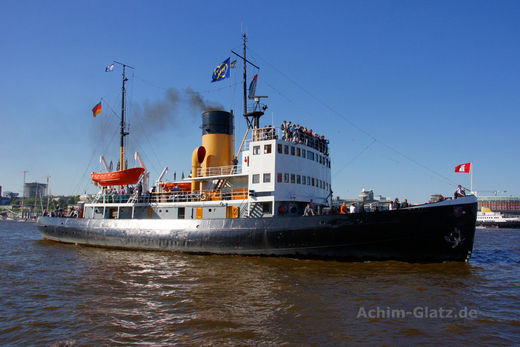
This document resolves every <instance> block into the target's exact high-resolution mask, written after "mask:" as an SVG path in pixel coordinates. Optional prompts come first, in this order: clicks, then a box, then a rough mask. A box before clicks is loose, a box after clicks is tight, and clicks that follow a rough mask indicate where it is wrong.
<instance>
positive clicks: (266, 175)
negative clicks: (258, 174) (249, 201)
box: [264, 173, 271, 183]
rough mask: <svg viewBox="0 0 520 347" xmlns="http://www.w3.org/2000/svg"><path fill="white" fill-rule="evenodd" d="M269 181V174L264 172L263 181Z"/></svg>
mask: <svg viewBox="0 0 520 347" xmlns="http://www.w3.org/2000/svg"><path fill="white" fill-rule="evenodd" d="M269 182H271V174H270V173H265V174H264V183H269Z"/></svg>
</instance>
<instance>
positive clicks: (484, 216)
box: [477, 207, 520, 228]
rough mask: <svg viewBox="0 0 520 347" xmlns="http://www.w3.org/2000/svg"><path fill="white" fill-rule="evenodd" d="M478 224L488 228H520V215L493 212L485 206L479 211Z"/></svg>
mask: <svg viewBox="0 0 520 347" xmlns="http://www.w3.org/2000/svg"><path fill="white" fill-rule="evenodd" d="M477 225H478V226H481V227H486V228H520V217H518V216H508V215H506V214H504V213H502V212H493V211H491V209H489V208H486V207H483V208H482V209H481V212H478V213H477Z"/></svg>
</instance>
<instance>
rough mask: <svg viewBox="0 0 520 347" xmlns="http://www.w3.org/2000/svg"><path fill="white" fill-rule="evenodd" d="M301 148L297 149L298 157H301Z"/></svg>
mask: <svg viewBox="0 0 520 347" xmlns="http://www.w3.org/2000/svg"><path fill="white" fill-rule="evenodd" d="M300 152H301V151H300V148H296V155H297V156H298V157H299V156H300Z"/></svg>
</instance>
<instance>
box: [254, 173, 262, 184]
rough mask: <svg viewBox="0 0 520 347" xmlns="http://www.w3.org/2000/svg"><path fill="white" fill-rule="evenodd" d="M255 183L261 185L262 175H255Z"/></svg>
mask: <svg viewBox="0 0 520 347" xmlns="http://www.w3.org/2000/svg"><path fill="white" fill-rule="evenodd" d="M253 183H260V175H258V174H256V175H253Z"/></svg>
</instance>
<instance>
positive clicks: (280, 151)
mask: <svg viewBox="0 0 520 347" xmlns="http://www.w3.org/2000/svg"><path fill="white" fill-rule="evenodd" d="M278 153H280V154H282V153H283V146H282V144H281V143H279V144H278Z"/></svg>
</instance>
